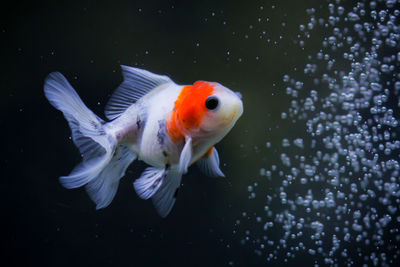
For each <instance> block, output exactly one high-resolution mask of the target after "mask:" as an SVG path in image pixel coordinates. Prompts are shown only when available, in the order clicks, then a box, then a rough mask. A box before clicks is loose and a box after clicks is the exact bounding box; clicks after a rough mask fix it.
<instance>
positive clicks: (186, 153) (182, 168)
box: [179, 137, 192, 174]
mask: <svg viewBox="0 0 400 267" xmlns="http://www.w3.org/2000/svg"><path fill="white" fill-rule="evenodd" d="M191 160H192V138H191V137H186V138H185V146H184V147H183V149H182V152H181V157H180V159H179V172H180V173H182V174H185V173H187V171H188V168H189V164H190V162H191Z"/></svg>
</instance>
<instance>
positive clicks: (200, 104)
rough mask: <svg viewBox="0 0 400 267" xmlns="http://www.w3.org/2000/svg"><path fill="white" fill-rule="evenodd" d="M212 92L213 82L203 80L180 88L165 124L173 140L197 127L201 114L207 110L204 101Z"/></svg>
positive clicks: (179, 138)
mask: <svg viewBox="0 0 400 267" xmlns="http://www.w3.org/2000/svg"><path fill="white" fill-rule="evenodd" d="M213 92H214V87H213V84H212V83H209V82H205V81H197V82H195V83H194V84H193V85H188V86H185V87H183V88H182V91H181V93H180V94H179V96H178V98H177V100H176V101H175V105H174V109H173V112H172V114H171V117H170V119H169V120H168V121H167V125H166V126H167V133H168V135H169V136H170V137H171V139H172V140H173V141H175V142H177V141H179V140H181V139H182V138H184V136H185V134H186V133H188V132H190V131H191V130H195V129H197V128H199V126H200V123H201V121H202V118H203V116H204V115H205V114H206V113H207V112H208V109H207V108H206V106H205V102H206V100H207V98H208V97H209V96H210V95H212V94H213Z"/></svg>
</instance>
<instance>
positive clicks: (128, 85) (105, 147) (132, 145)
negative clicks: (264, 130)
mask: <svg viewBox="0 0 400 267" xmlns="http://www.w3.org/2000/svg"><path fill="white" fill-rule="evenodd" d="M122 69H123V74H124V81H123V83H122V84H121V85H120V87H119V88H118V89H117V90H116V91H115V93H114V94H113V96H112V97H111V99H110V101H109V103H108V104H107V107H106V110H105V114H106V117H107V118H108V119H109V120H111V121H110V122H108V123H105V122H104V121H103V120H101V119H100V118H99V117H97V116H96V115H95V114H93V113H92V112H91V111H90V110H89V109H88V108H87V107H86V106H85V105H84V104H83V102H82V101H81V100H80V98H79V96H78V95H77V93H76V92H75V90H74V89H73V88H72V87H71V86H70V84H69V83H68V81H67V80H66V79H65V78H64V76H62V75H61V74H60V73H52V74H50V75H49V77H48V78H47V79H46V82H45V86H44V88H45V89H44V90H45V95H46V97H47V98H48V100H49V101H50V103H51V104H52V105H53V106H54V107H56V108H57V109H59V110H61V111H62V112H63V113H64V116H65V118H66V119H67V121H68V122H69V125H70V127H71V130H72V137H73V140H74V143H75V144H76V145H77V147H78V148H79V149H80V151H81V153H82V156H83V161H82V163H81V164H79V165H78V166H77V167H76V168H75V169H74V170H73V171H72V173H71V174H70V175H69V176H63V177H60V181H61V183H62V184H63V185H64V186H65V187H67V188H76V187H80V186H83V185H85V187H86V189H87V192H88V194H89V196H90V197H91V199H92V200H93V201H94V202H95V203H96V204H97V206H96V207H97V208H98V209H99V208H104V207H106V206H108V205H109V204H110V203H111V201H112V199H113V198H114V196H115V193H116V190H117V188H118V183H119V180H120V179H121V178H122V177H123V176H124V175H125V171H126V169H127V168H128V166H129V165H130V164H131V163H132V161H134V160H135V159H136V158H138V159H140V160H142V161H144V162H145V163H147V164H149V165H150V166H152V167H149V168H147V169H146V170H145V171H144V172H143V174H142V175H141V177H140V178H139V179H137V180H136V181H135V182H134V187H135V190H136V192H137V193H138V195H139V196H140V197H141V198H143V199H148V198H152V200H153V203H154V205H155V207H156V210H157V212H158V213H159V214H160V215H161V216H162V217H165V216H167V215H168V213H169V212H170V211H171V209H172V207H173V205H174V202H175V196H176V192H177V189H178V188H179V186H180V183H181V177H182V174H184V173H186V172H187V168H188V167H189V166H190V165H191V164H193V163H194V162H196V161H198V163H199V164H198V165H199V166H200V168H201V169H202V170H203V171H204V173H205V174H207V175H210V176H223V173H222V172H221V170H220V169H219V158H218V152H217V151H216V149H215V148H213V146H214V144H216V143H217V142H219V141H220V140H221V139H222V138H223V137H224V136H225V135H226V134H227V133H228V132H229V131H230V129H231V128H232V127H233V125H234V123H235V122H236V120H237V119H238V118H239V117H240V115H241V114H242V112H243V107H242V102H241V100H240V98H239V97H238V96H237V95H236V94H234V93H233V92H232V91H230V90H229V89H227V88H225V87H223V86H221V85H219V84H217V83H207V82H197V83H195V84H194V85H193V86H182V85H177V84H175V83H174V82H173V81H172V80H171V79H170V78H168V77H167V76H161V75H156V74H153V73H150V72H148V71H145V70H141V69H137V68H132V67H127V66H122ZM196 84H197V87H196ZM192 92H193V93H192ZM206 92H208V94H209V95H206ZM191 93H192V94H191ZM211 93H212V95H211ZM205 97H207V98H205ZM201 98H204V99H205V101H208V100H210V99H211V98H213V99H211V101H210V103H211V102H212V103H211V104H212V107H213V110H208V109H207V108H205V107H204V105H205V102H204V99H203V100H199V99H201ZM215 99H217V101H215ZM198 101H200V102H199V103H200V104H198V103H197V102H198ZM218 101H219V102H218ZM215 102H217V106H216V107H215V108H214V106H215ZM177 103H178V104H180V105H178V104H177ZM197 106H199V107H197ZM196 114H198V115H199V116H196ZM182 118H183V121H182ZM185 119H186V122H185ZM188 122H189V124H188ZM193 125H195V127H193ZM183 126H185V127H183Z"/></svg>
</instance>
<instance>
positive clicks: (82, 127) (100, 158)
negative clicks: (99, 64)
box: [44, 72, 116, 188]
mask: <svg viewBox="0 0 400 267" xmlns="http://www.w3.org/2000/svg"><path fill="white" fill-rule="evenodd" d="M44 93H45V95H46V97H47V99H48V100H49V102H50V103H51V104H52V105H53V106H54V107H55V108H56V109H58V110H60V111H62V113H63V114H64V117H65V118H66V119H67V121H68V124H69V126H70V127H71V131H72V140H73V141H74V143H75V145H76V146H77V147H78V148H79V150H80V152H81V154H82V156H83V161H82V163H80V164H79V165H78V166H76V167H75V168H74V169H73V170H72V172H71V174H70V175H68V176H62V177H60V182H61V184H62V185H63V186H64V187H66V188H76V187H80V186H83V185H85V184H87V183H89V182H90V181H92V180H93V179H95V178H96V177H98V176H99V175H100V173H101V172H102V171H103V169H104V168H105V167H106V166H107V164H108V163H109V162H110V160H111V159H112V156H113V153H114V150H115V146H116V140H115V138H114V137H113V136H111V135H109V134H107V133H106V131H105V129H104V128H103V124H104V121H103V120H101V119H100V118H99V117H97V116H96V115H95V114H94V113H93V112H92V111H90V110H89V109H88V108H87V107H86V106H85V104H84V103H83V102H82V100H81V99H80V98H79V96H78V94H77V93H76V92H75V90H74V89H73V88H72V86H71V85H70V84H69V83H68V81H67V79H65V77H64V76H63V75H62V74H61V73H59V72H54V73H51V74H49V76H48V77H47V78H46V81H45V84H44Z"/></svg>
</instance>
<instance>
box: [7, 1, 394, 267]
mask: <svg viewBox="0 0 400 267" xmlns="http://www.w3.org/2000/svg"><path fill="white" fill-rule="evenodd" d="M0 12H1V14H2V17H3V18H4V22H3V23H2V24H1V29H0V30H1V35H2V40H4V43H5V46H6V48H5V49H3V58H5V62H4V63H3V71H2V79H1V88H2V89H1V93H2V99H3V100H4V101H3V105H2V106H1V109H2V112H1V114H2V117H1V118H2V119H1V125H2V128H3V131H2V133H3V138H2V140H3V142H2V144H3V151H4V152H5V153H3V156H2V161H1V163H2V164H1V166H2V169H4V170H5V175H2V179H1V182H0V190H1V194H0V195H1V199H2V203H5V205H4V207H5V208H4V210H3V215H2V222H1V223H2V230H3V234H2V238H1V240H2V242H1V243H2V252H3V257H2V258H3V261H4V262H6V261H8V262H10V263H12V265H19V266H26V265H29V266H36V265H41V266H60V265H61V266H63V265H72V264H73V265H78V266H83V265H89V264H90V265H94V264H96V265H100V266H119V265H128V266H159V265H174V266H187V265H195V266H204V265H207V266H208V265H212V266H226V265H233V266H243V265H251V266H255V265H267V266H278V265H287V266H294V265H299V264H304V265H305V266H311V265H313V266H325V265H328V266H346V265H355V266H364V265H365V266H398V265H399V263H400V259H399V257H400V248H399V245H400V232H399V231H400V230H399V229H400V210H399V209H400V128H399V124H400V1H398V0H397V1H396V0H387V1H340V0H335V1H327V0H326V1H325V0H324V1H320V0H313V1H312V0H309V1H252V2H249V1H248V2H246V3H242V4H239V3H237V4H233V3H231V1H209V2H208V1H198V2H191V1H187V2H185V3H180V2H175V1H171V2H170V1H154V2H151V1H148V2H146V3H144V2H140V1H138V2H133V1H132V2H128V3H127V2H118V3H111V2H110V3H97V2H92V1H80V2H79V4H67V3H58V2H51V1H48V2H46V1H44V2H40V3H39V2H37V3H28V4H25V5H23V8H21V6H15V7H13V8H12V7H10V8H8V9H3V10H2V11H0ZM120 64H124V65H131V66H136V67H140V68H144V69H147V70H149V71H151V72H154V73H159V74H165V75H168V76H170V77H171V79H172V80H174V81H175V82H177V83H179V84H190V83H193V82H194V81H196V80H209V81H218V82H220V83H221V84H223V85H225V86H227V87H228V88H230V89H232V90H234V91H240V92H241V94H242V96H243V103H244V114H243V116H242V117H241V118H240V119H239V121H238V123H237V124H236V125H235V127H234V128H233V129H232V131H231V132H230V133H229V135H228V136H227V137H225V138H224V139H223V140H222V141H221V143H220V144H217V146H216V147H217V148H218V151H219V154H220V159H221V164H222V167H221V169H222V171H223V172H224V173H225V175H226V178H209V177H205V176H204V175H202V174H201V173H200V172H199V171H198V170H197V169H196V168H195V167H191V168H190V170H189V173H188V174H187V175H185V176H184V177H183V180H182V188H181V190H180V191H179V196H178V197H177V201H176V203H175V206H174V208H173V210H172V212H171V213H170V214H169V216H168V217H167V218H165V219H162V218H160V217H159V216H158V215H157V214H156V212H155V210H154V207H153V206H152V203H151V201H144V200H141V199H139V197H138V196H137V195H136V193H135V191H134V189H133V186H132V183H133V181H134V180H135V178H138V177H139V175H140V173H141V172H142V171H143V170H144V168H145V164H143V163H140V162H135V163H133V164H132V165H131V166H130V168H129V169H128V171H127V175H126V177H124V178H123V179H122V180H121V183H120V186H119V189H118V192H117V195H116V197H115V199H114V200H113V202H112V203H111V205H110V206H109V207H107V208H105V209H101V210H98V211H96V210H95V205H94V203H92V202H91V200H90V198H89V197H88V196H87V194H86V192H85V190H84V189H83V188H80V189H74V190H67V189H65V188H63V187H62V186H61V185H60V184H59V182H58V177H59V176H61V175H67V174H68V173H69V172H70V171H71V170H72V168H73V167H74V166H75V165H76V164H77V163H79V162H80V155H79V152H78V150H77V149H76V148H75V146H74V145H73V142H72V140H71V138H70V130H69V128H68V125H67V123H66V121H65V120H64V118H63V116H62V114H61V113H60V112H58V111H57V110H55V109H54V108H52V107H51V106H50V104H49V103H48V102H47V101H46V99H45V97H44V94H43V82H44V79H45V77H46V76H47V75H48V74H49V73H50V72H52V71H60V72H61V73H63V74H64V75H65V76H66V77H67V79H68V80H69V81H70V82H71V84H72V86H73V87H74V88H75V89H76V90H77V92H78V94H79V95H80V96H81V97H82V99H83V101H84V102H85V104H86V105H87V106H88V107H89V108H90V109H91V110H93V111H94V112H95V113H96V114H97V115H99V116H100V117H102V118H104V115H103V114H104V113H103V111H104V106H105V104H106V103H107V100H108V99H109V97H110V95H111V93H112V91H113V90H114V89H115V88H116V87H117V86H118V85H119V84H120V82H121V81H122V76H121V71H120V67H119V65H120Z"/></svg>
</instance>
